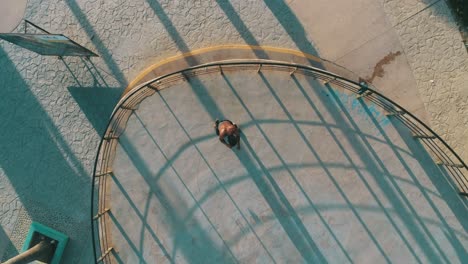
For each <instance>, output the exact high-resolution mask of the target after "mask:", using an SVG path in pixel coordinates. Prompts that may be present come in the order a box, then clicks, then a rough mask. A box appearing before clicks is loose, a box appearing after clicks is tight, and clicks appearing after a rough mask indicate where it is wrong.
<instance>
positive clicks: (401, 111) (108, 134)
mask: <svg viewBox="0 0 468 264" xmlns="http://www.w3.org/2000/svg"><path fill="white" fill-rule="evenodd" d="M252 65H257V66H259V69H258V70H260V68H262V67H263V66H271V67H274V68H275V69H280V68H285V69H289V70H291V68H293V69H294V72H296V71H297V70H302V71H303V73H313V74H314V77H318V78H322V79H324V77H325V78H327V80H326V82H330V83H333V84H337V85H338V86H340V87H341V88H343V89H347V90H349V91H351V92H353V93H355V94H358V95H362V94H365V93H367V95H365V96H366V97H368V98H369V101H371V102H373V103H374V104H376V105H377V106H379V107H381V108H382V109H384V110H385V111H389V112H390V114H397V115H396V117H397V118H398V119H399V120H400V121H401V122H402V123H403V124H404V125H405V126H406V127H407V128H408V129H409V130H410V131H412V132H414V130H413V129H414V128H416V129H418V131H419V132H420V133H422V136H431V137H432V138H433V139H437V140H438V141H440V142H441V143H442V145H443V146H445V148H447V149H448V150H449V152H450V154H451V155H453V156H454V157H455V158H456V159H457V160H458V162H460V164H461V167H462V168H464V169H466V170H468V166H467V165H466V163H465V162H464V161H463V160H462V159H461V157H460V156H459V155H458V154H457V153H456V152H455V150H454V149H452V148H451V147H450V146H449V145H448V144H447V142H445V141H444V140H443V139H442V138H441V137H440V136H439V135H438V134H437V133H435V132H434V131H433V130H432V129H431V128H430V127H429V126H428V125H426V124H425V123H424V122H422V121H421V120H420V119H419V118H417V117H416V116H414V115H413V114H412V113H410V112H409V111H407V110H406V109H405V108H403V107H402V106H400V105H399V104H397V103H396V102H394V101H392V100H391V99H389V98H388V97H386V96H384V95H383V94H382V93H380V92H378V91H376V90H375V89H372V88H370V87H368V86H367V84H365V83H358V82H356V81H353V80H350V79H347V78H344V77H342V76H339V75H337V74H334V73H332V72H329V71H326V70H323V69H319V68H316V67H312V66H307V65H301V64H295V63H287V62H281V61H271V60H232V61H218V62H212V63H206V64H201V65H196V66H193V67H187V68H184V69H181V70H178V71H175V72H171V73H168V74H164V75H162V76H159V77H157V78H154V79H152V80H150V81H147V82H144V83H142V84H140V85H138V86H137V87H135V88H134V89H132V90H130V91H129V92H128V93H127V94H125V95H124V96H123V97H122V98H121V99H120V100H119V102H118V103H117V106H116V107H115V108H114V111H113V112H112V114H111V117H110V118H109V121H108V123H107V126H106V129H105V131H104V133H103V135H102V136H101V140H100V142H99V147H98V152H97V155H96V159H95V162H94V169H93V180H92V188H91V216H92V217H91V230H92V245H93V253H94V259H95V262H96V263H98V262H101V261H104V260H105V259H106V258H107V257H108V256H109V254H110V252H111V251H112V247H109V246H108V245H107V241H105V242H104V243H102V244H100V247H99V249H100V250H99V251H100V253H101V256H100V257H99V258H98V254H97V253H98V249H97V248H96V240H95V238H96V234H95V230H94V229H95V224H94V221H95V220H96V216H97V217H98V218H97V220H98V221H99V224H100V225H104V226H105V220H103V218H105V217H102V218H101V216H103V215H105V213H107V212H108V213H110V212H109V209H106V208H105V200H101V199H105V197H98V201H97V204H98V208H97V215H96V216H94V215H95V213H96V212H95V209H96V208H95V204H94V199H95V191H96V190H95V185H96V178H99V183H98V185H99V188H102V187H101V186H100V185H101V179H100V178H101V177H100V176H102V175H100V176H98V174H97V172H98V164H99V162H101V164H100V165H101V167H102V166H104V168H105V169H104V171H102V169H101V170H100V171H99V173H100V174H103V173H105V174H107V172H108V171H109V168H108V165H109V164H108V162H109V159H110V157H111V155H112V154H113V153H112V147H113V146H112V144H109V141H110V142H111V141H112V140H113V139H117V138H118V136H119V135H118V133H121V132H122V131H118V129H119V128H121V129H122V127H124V126H123V125H122V123H125V122H126V120H125V115H127V117H129V116H130V114H131V113H130V114H129V113H128V111H133V110H135V106H136V105H138V104H139V103H140V102H141V101H142V100H143V99H144V98H145V97H147V96H149V95H151V94H153V93H154V92H155V91H156V90H159V89H158V88H157V87H151V85H153V84H155V83H156V85H160V84H164V83H163V81H164V80H166V79H169V78H170V77H177V76H183V77H182V78H189V77H191V76H187V74H188V73H192V75H193V76H195V75H197V72H195V71H196V70H199V69H203V68H205V69H209V68H214V71H218V70H219V71H221V72H222V71H223V67H232V66H252ZM214 71H212V72H214ZM203 73H211V72H200V74H203ZM317 74H318V75H317ZM179 79H180V78H176V79H175V81H177V80H179ZM172 81H174V80H170V82H172ZM145 88H147V89H150V90H151V91H149V92H148V94H145V93H144V92H145V91H144V89H145ZM139 92H141V93H142V94H140V95H138V94H137V93H139ZM135 96H136V97H135ZM134 97H135V98H134ZM129 103H130V104H129ZM400 115H402V116H403V115H408V116H409V117H410V118H411V119H413V120H414V121H415V122H416V124H415V123H414V122H413V121H412V120H410V119H409V118H407V117H404V118H402V117H400ZM417 125H420V126H422V128H421V127H418V126H417ZM412 126H414V128H412ZM424 129H425V130H426V131H424ZM116 135H117V136H116ZM428 141H430V142H432V140H428ZM424 144H425V145H426V146H427V147H428V148H430V149H431V151H432V152H434V155H437V156H438V155H439V154H441V153H442V154H444V155H445V158H443V159H444V160H447V161H448V162H451V163H452V164H453V161H452V159H451V158H450V157H449V156H448V155H447V153H445V151H443V150H442V149H441V148H440V147H439V146H438V145H437V144H435V145H432V143H431V146H429V145H428V144H427V143H426V140H424ZM104 145H105V150H106V152H107V153H108V155H107V156H106V157H102V159H100V157H101V150H102V148H103V146H104ZM108 145H109V146H108ZM434 148H435V149H436V150H434ZM440 152H441V153H440ZM438 158H440V157H439V156H438ZM443 165H447V164H443ZM447 167H448V169H447V170H448V171H449V172H450V174H452V177H453V178H455V179H456V181H457V183H458V184H459V185H460V186H459V187H460V188H461V189H462V191H461V192H460V194H462V195H464V196H468V195H467V190H466V189H467V186H466V182H467V181H468V180H467V179H466V177H465V175H464V174H463V173H462V172H461V171H460V170H459V168H450V166H449V165H447ZM452 169H453V170H452ZM454 171H455V173H453V172H454ZM455 175H457V177H460V175H461V178H462V180H464V181H465V182H464V183H463V184H462V183H460V182H459V181H458V178H457V177H455ZM102 178H103V183H102V185H104V186H105V183H106V180H105V179H106V178H107V177H102ZM463 186H464V187H465V188H463ZM104 188H105V187H104ZM99 191H100V190H98V192H99ZM98 195H99V193H98ZM99 196H101V195H99ZM101 202H102V203H103V204H101ZM103 209H104V211H103ZM99 231H100V232H98V237H97V238H98V240H99V241H100V242H101V239H100V238H101V234H100V233H102V232H103V231H102V230H99ZM102 235H103V236H107V233H106V231H104V234H102ZM106 239H107V238H106ZM103 247H104V248H103ZM103 250H104V251H103ZM103 252H104V254H102V253H103Z"/></svg>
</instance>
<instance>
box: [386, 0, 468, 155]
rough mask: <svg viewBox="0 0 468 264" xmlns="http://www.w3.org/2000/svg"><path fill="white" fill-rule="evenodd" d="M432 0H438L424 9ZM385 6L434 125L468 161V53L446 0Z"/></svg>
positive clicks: (395, 3) (401, 2)
mask: <svg viewBox="0 0 468 264" xmlns="http://www.w3.org/2000/svg"><path fill="white" fill-rule="evenodd" d="M428 2H430V3H435V4H434V5H433V6H431V7H430V8H427V9H424V8H425V6H427V4H428ZM383 7H384V10H385V12H386V14H387V17H388V19H389V21H391V23H392V25H394V28H395V30H396V32H397V34H398V36H399V39H400V43H401V45H402V46H403V49H404V52H405V54H406V57H407V59H408V61H409V63H410V65H411V69H412V72H413V75H414V79H415V80H416V84H417V89H418V91H419V94H420V95H421V99H422V100H423V102H424V106H425V108H426V111H427V112H428V113H429V115H430V120H431V125H432V128H433V129H434V130H435V131H436V132H437V133H439V134H440V135H441V136H442V137H443V138H444V139H445V140H446V141H447V142H448V143H449V144H450V145H451V146H452V147H454V148H455V150H456V151H457V152H458V153H459V154H460V155H461V156H462V157H463V159H464V160H467V159H468V140H467V139H468V114H467V113H468V112H467V111H468V53H467V52H466V49H465V47H464V46H463V42H462V37H461V35H460V33H459V31H458V28H457V25H456V24H455V21H454V19H453V17H452V16H451V14H450V10H449V9H448V7H447V5H446V3H445V2H444V1H418V0H404V1H391V0H389V1H384V5H383ZM419 11H420V12H419ZM416 12H419V13H418V15H416V16H411V15H413V14H415V13H416Z"/></svg>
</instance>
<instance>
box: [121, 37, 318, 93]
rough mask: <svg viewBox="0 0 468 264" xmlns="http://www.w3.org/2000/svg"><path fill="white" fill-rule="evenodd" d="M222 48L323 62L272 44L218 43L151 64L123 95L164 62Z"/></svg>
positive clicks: (309, 55)
mask: <svg viewBox="0 0 468 264" xmlns="http://www.w3.org/2000/svg"><path fill="white" fill-rule="evenodd" d="M222 49H239V50H265V51H272V52H278V53H283V54H291V55H295V56H298V57H303V58H307V59H310V60H313V61H317V62H321V59H320V58H319V57H317V56H314V55H311V54H308V53H303V52H300V51H298V50H293V49H286V48H277V47H270V46H251V45H218V46H211V47H206V48H201V49H196V50H194V51H190V52H186V53H182V54H179V55H176V56H172V57H169V58H167V59H164V60H161V61H159V62H157V63H155V64H153V65H151V66H149V67H148V68H146V69H145V70H143V71H142V72H141V73H140V74H138V76H137V77H135V79H133V81H131V82H130V84H129V85H128V86H127V88H125V90H124V92H123V95H125V94H126V93H127V92H128V91H130V90H131V88H133V86H135V85H136V84H137V83H138V82H139V81H141V79H143V78H144V77H145V76H146V75H147V74H148V73H150V72H151V71H152V70H154V69H156V68H158V67H161V66H162V65H164V64H167V63H170V62H173V61H176V60H179V59H183V58H187V57H190V56H194V55H198V54H202V53H207V52H212V51H218V50H222Z"/></svg>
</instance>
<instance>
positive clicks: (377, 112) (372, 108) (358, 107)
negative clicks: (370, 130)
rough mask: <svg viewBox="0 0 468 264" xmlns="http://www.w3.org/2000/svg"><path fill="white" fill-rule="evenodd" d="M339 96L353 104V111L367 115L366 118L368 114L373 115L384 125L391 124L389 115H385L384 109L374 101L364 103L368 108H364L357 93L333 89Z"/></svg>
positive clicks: (341, 99) (346, 103)
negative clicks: (357, 97) (346, 92)
mask: <svg viewBox="0 0 468 264" xmlns="http://www.w3.org/2000/svg"><path fill="white" fill-rule="evenodd" d="M333 91H334V92H335V94H336V95H337V96H338V98H339V100H340V101H341V102H342V103H344V104H345V105H348V106H351V111H353V112H355V113H358V114H359V115H365V116H366V118H369V117H368V115H369V114H370V115H372V117H374V118H375V119H376V120H377V121H378V122H379V124H380V126H382V127H386V126H388V125H390V120H389V119H388V117H387V116H385V115H384V113H383V109H382V108H380V107H378V106H376V105H375V104H373V103H370V102H369V103H364V104H365V105H366V106H367V109H364V107H363V105H362V103H361V102H360V101H359V99H356V95H355V94H352V95H348V94H345V93H343V92H341V91H339V90H333Z"/></svg>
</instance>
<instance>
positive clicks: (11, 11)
mask: <svg viewBox="0 0 468 264" xmlns="http://www.w3.org/2000/svg"><path fill="white" fill-rule="evenodd" d="M27 2H28V1H27V0H2V8H1V9H0V33H10V32H11V31H13V30H14V29H15V28H16V27H17V26H18V24H19V23H20V22H21V20H23V15H24V11H25V10H26V4H27Z"/></svg>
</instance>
